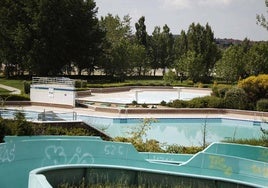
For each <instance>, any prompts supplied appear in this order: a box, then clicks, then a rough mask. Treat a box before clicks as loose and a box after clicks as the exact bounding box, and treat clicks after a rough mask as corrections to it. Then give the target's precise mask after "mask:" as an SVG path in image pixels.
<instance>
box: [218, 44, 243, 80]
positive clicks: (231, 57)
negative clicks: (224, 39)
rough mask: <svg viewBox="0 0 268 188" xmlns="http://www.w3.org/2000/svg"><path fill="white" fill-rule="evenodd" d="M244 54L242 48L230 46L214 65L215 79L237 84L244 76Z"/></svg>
mask: <svg viewBox="0 0 268 188" xmlns="http://www.w3.org/2000/svg"><path fill="white" fill-rule="evenodd" d="M245 55H246V54H245V53H244V51H243V47H242V46H238V45H236V46H230V47H229V48H227V49H226V50H225V51H224V53H223V56H222V58H221V59H220V60H219V61H218V62H217V63H216V65H215V73H216V75H217V77H219V78H221V79H224V80H225V81H227V82H231V83H232V82H237V81H238V80H239V79H240V78H244V77H245V76H246V71H245V61H244V59H245Z"/></svg>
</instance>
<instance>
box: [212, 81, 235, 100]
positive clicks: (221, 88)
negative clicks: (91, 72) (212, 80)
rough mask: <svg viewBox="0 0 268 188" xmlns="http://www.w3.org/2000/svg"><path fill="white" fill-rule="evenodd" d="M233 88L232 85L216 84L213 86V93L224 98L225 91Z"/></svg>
mask: <svg viewBox="0 0 268 188" xmlns="http://www.w3.org/2000/svg"><path fill="white" fill-rule="evenodd" d="M231 88H232V86H230V85H224V84H219V85H218V84H214V85H213V87H212V95H214V96H216V97H220V98H224V96H225V93H226V92H227V91H229V90H230V89H231Z"/></svg>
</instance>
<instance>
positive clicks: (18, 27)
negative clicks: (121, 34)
mask: <svg viewBox="0 0 268 188" xmlns="http://www.w3.org/2000/svg"><path fill="white" fill-rule="evenodd" d="M96 12H97V9H96V5H95V2H94V1H93V0H77V1H72V0H62V1H59V0H40V1H31V0H25V1H11V0H3V1H1V6H0V24H1V30H0V33H1V34H0V43H1V51H2V52H1V54H2V56H1V57H2V59H3V61H4V62H6V64H7V65H8V66H6V67H9V65H10V64H11V65H12V66H10V67H14V65H16V64H18V65H20V69H22V68H23V66H27V68H28V71H29V72H33V73H35V74H36V75H55V74H58V73H61V72H62V68H63V67H64V66H65V65H66V64H71V63H73V64H76V65H77V67H78V68H79V69H82V68H85V67H88V66H89V67H90V65H91V64H90V63H92V59H94V58H95V57H96V56H97V53H96V49H98V47H99V46H100V43H101V40H102V35H101V34H100V30H99V29H98V20H97V18H96Z"/></svg>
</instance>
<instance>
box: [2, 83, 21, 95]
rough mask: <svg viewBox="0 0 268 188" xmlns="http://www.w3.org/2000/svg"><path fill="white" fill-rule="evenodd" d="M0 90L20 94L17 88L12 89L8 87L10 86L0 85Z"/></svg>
mask: <svg viewBox="0 0 268 188" xmlns="http://www.w3.org/2000/svg"><path fill="white" fill-rule="evenodd" d="M0 88H3V89H5V90H8V91H11V94H17V95H19V94H21V91H20V90H19V89H17V88H14V87H10V86H6V85H3V84H0Z"/></svg>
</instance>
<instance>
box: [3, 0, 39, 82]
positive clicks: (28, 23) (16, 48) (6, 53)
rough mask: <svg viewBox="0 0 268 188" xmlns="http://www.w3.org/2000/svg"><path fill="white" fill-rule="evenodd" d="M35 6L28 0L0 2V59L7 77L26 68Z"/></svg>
mask: <svg viewBox="0 0 268 188" xmlns="http://www.w3.org/2000/svg"><path fill="white" fill-rule="evenodd" d="M36 8H37V4H36V2H33V1H30V0H25V1H12V0H3V1H1V2H0V60H1V62H3V63H4V65H5V75H6V76H7V77H9V76H11V75H13V74H19V73H23V70H25V69H26V68H27V67H26V65H27V62H28V54H27V53H28V52H29V50H30V48H31V39H32V37H33V32H32V31H33V21H34V15H35V13H34V11H35V9H36Z"/></svg>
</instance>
